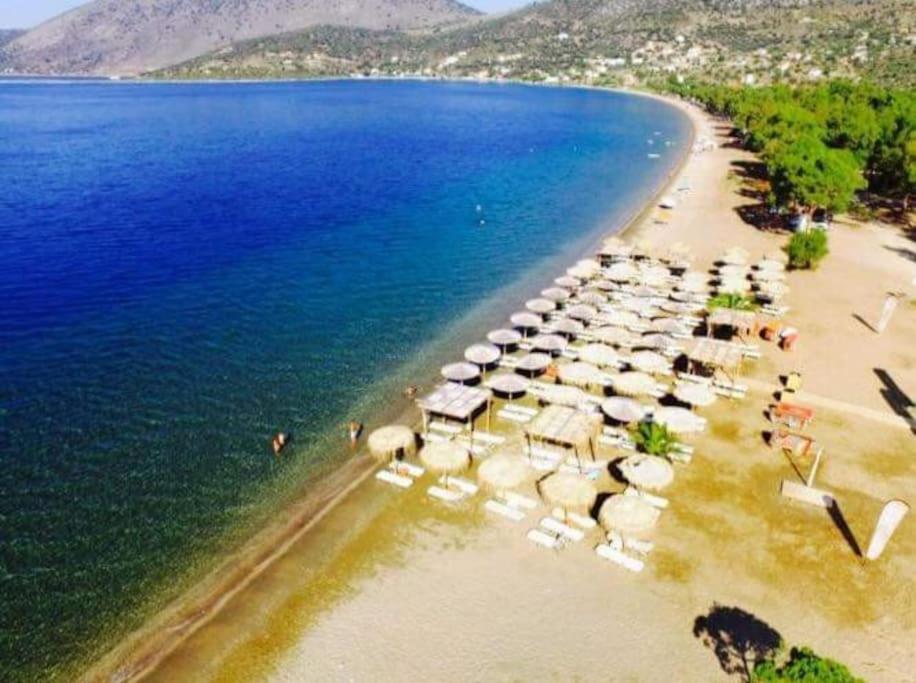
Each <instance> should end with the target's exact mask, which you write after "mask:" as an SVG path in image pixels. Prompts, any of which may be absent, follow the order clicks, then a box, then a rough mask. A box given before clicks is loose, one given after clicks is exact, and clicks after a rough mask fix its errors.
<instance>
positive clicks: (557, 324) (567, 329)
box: [552, 318, 585, 337]
mask: <svg viewBox="0 0 916 683" xmlns="http://www.w3.org/2000/svg"><path fill="white" fill-rule="evenodd" d="M552 323H553V330H554V332H559V333H560V334H565V335H566V336H567V337H575V336H577V335H580V334H582V333H583V332H584V331H585V325H583V324H582V323H580V322H579V321H578V320H572V319H570V318H559V319H557V320H553V321H552Z"/></svg>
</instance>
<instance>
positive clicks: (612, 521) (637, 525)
mask: <svg viewBox="0 0 916 683" xmlns="http://www.w3.org/2000/svg"><path fill="white" fill-rule="evenodd" d="M659 514H660V513H659V511H658V510H657V509H655V508H654V507H652V505H650V504H649V503H647V502H646V501H644V500H643V499H642V498H639V497H638V496H627V495H616V496H611V497H610V498H608V499H607V500H606V501H604V503H602V505H601V509H600V510H599V511H598V521H599V522H601V526H603V527H604V528H605V529H606V530H607V531H618V532H620V533H622V534H641V533H644V532H646V531H648V530H649V529H651V528H652V527H654V526H655V524H656V522H658V517H659Z"/></svg>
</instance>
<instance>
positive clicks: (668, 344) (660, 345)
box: [635, 332, 678, 351]
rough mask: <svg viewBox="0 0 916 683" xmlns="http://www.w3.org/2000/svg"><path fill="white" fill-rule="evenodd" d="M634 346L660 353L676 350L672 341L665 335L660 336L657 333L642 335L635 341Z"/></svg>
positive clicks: (675, 343) (674, 342) (675, 345)
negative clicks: (655, 350)
mask: <svg viewBox="0 0 916 683" xmlns="http://www.w3.org/2000/svg"><path fill="white" fill-rule="evenodd" d="M635 346H640V347H642V348H646V349H658V350H660V351H669V350H676V349H677V347H678V345H677V342H676V341H675V340H674V339H672V338H671V337H669V336H668V335H667V334H660V333H658V332H653V333H651V334H644V335H643V336H642V337H640V338H639V339H637V340H636V343H635Z"/></svg>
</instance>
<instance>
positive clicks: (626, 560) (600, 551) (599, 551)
mask: <svg viewBox="0 0 916 683" xmlns="http://www.w3.org/2000/svg"><path fill="white" fill-rule="evenodd" d="M595 554H596V555H598V557H601V558H604V559H605V560H609V561H611V562H613V563H615V564H619V565H620V566H621V567H623V568H624V569H629V570H630V571H631V572H641V571H642V570H643V567H644V566H645V563H643V561H642V560H637V559H636V558H635V557H630V556H629V555H624V554H623V553H622V552H620V551H619V550H614V549H613V548H612V547H611V546H609V545H604V544H602V545H599V546H597V547H596V548H595Z"/></svg>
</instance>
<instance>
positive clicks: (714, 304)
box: [706, 292, 757, 311]
mask: <svg viewBox="0 0 916 683" xmlns="http://www.w3.org/2000/svg"><path fill="white" fill-rule="evenodd" d="M706 307H707V308H708V309H709V310H713V309H714V308H731V309H733V310H736V311H753V310H754V309H756V308H757V304H755V303H754V302H753V301H751V300H750V299H749V298H747V297H746V296H744V295H743V294H738V293H737V292H723V293H722V294H716V295H715V296H714V297H712V298H710V300H709V301H708V302H707V303H706Z"/></svg>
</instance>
